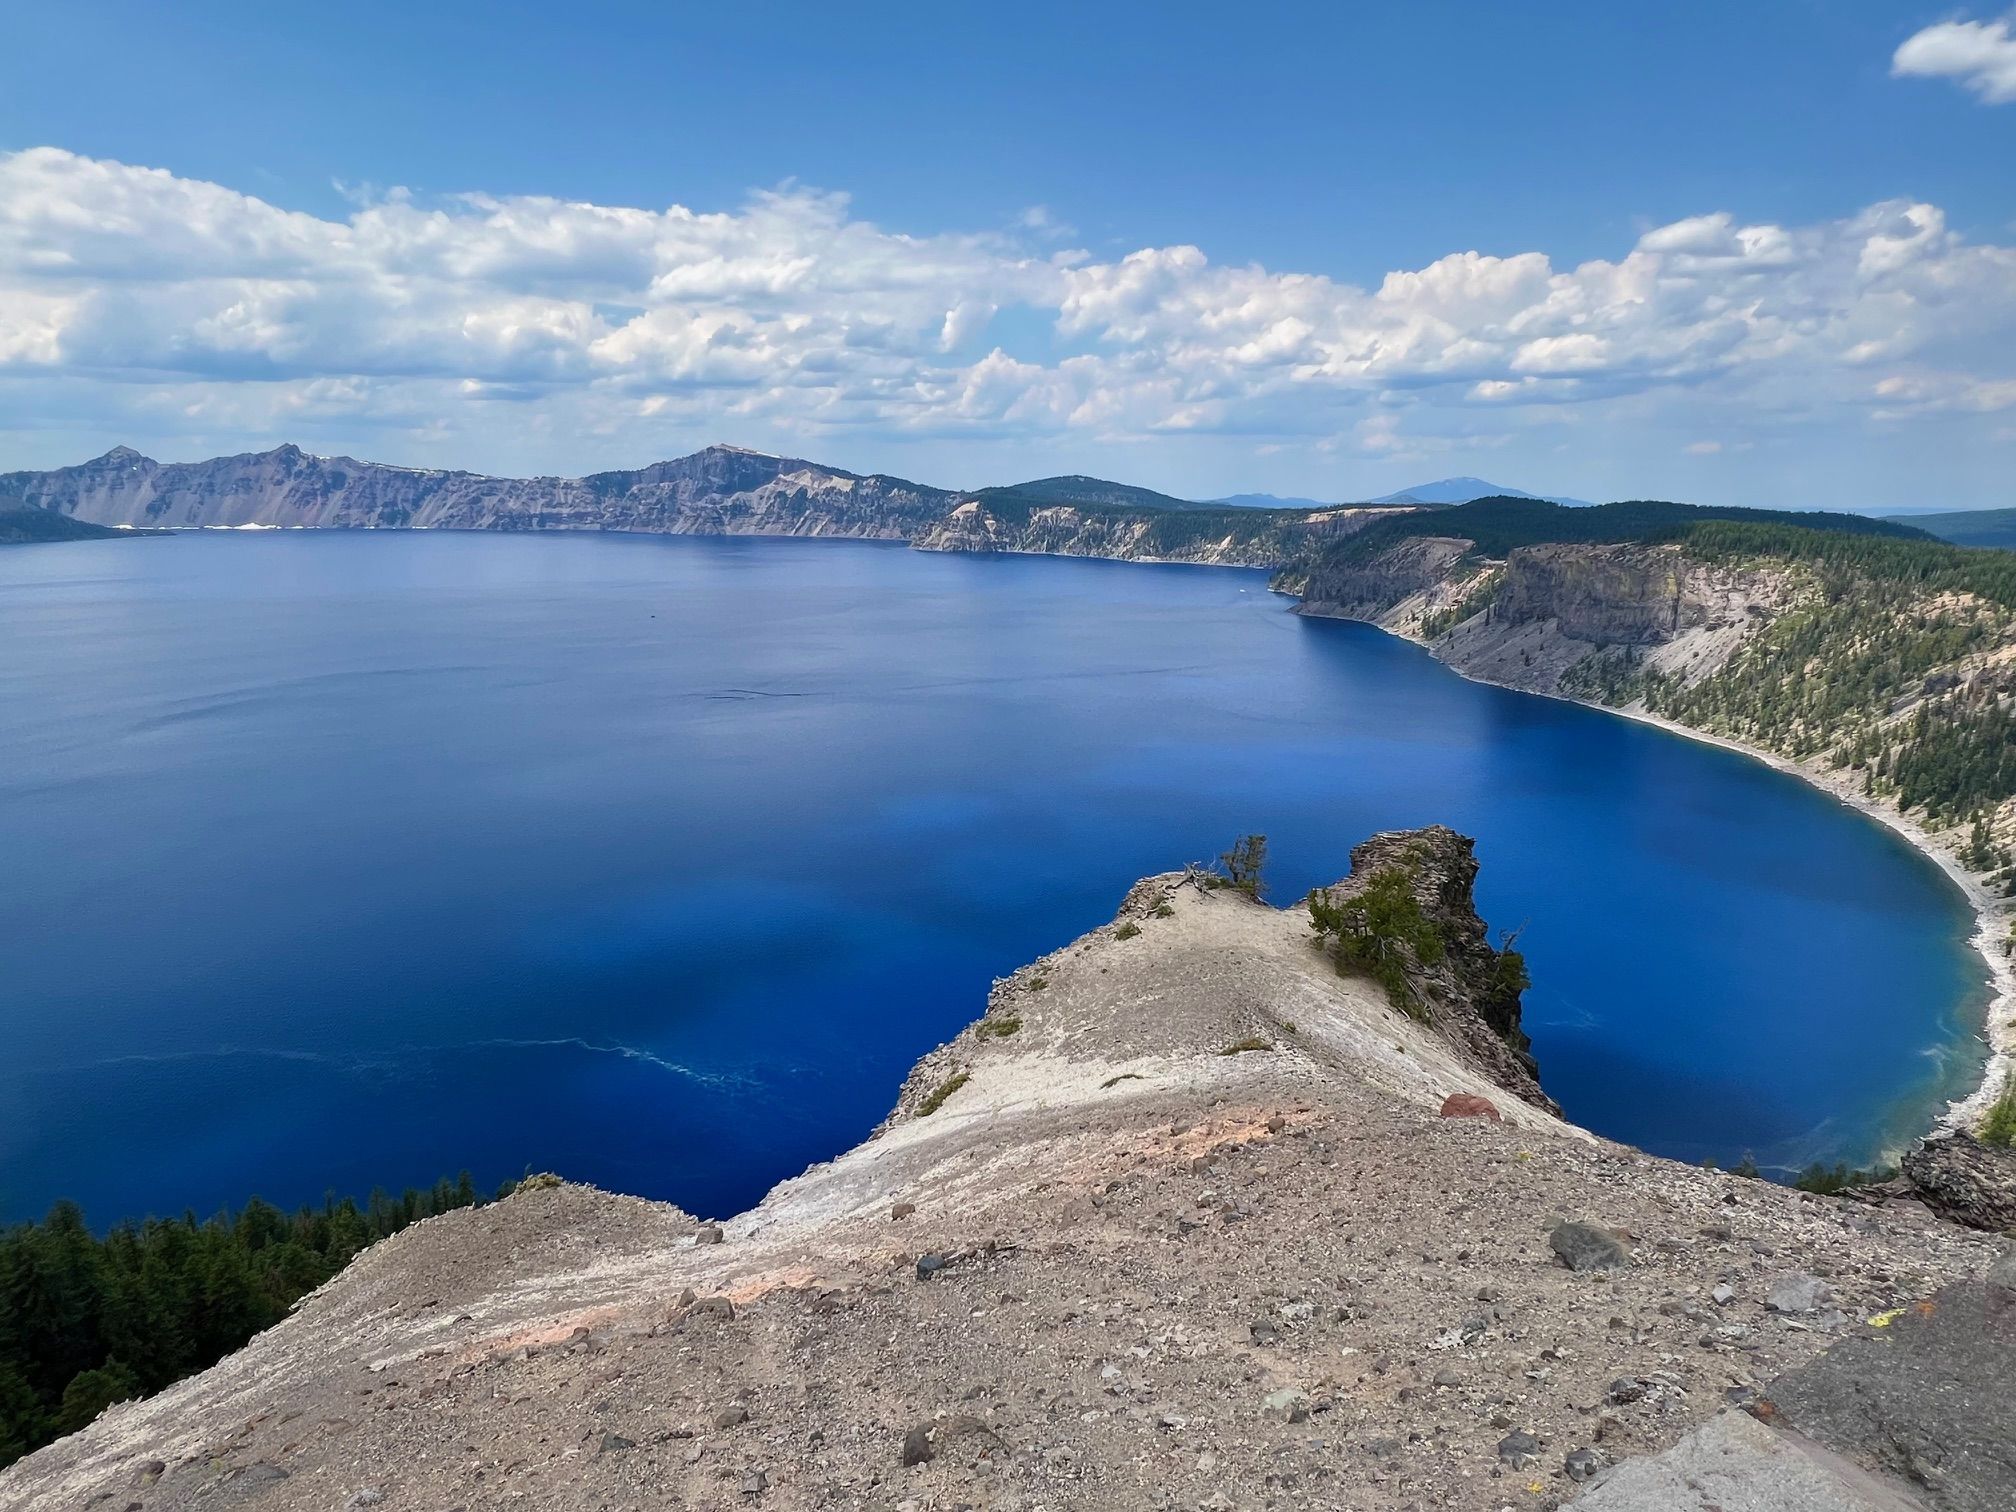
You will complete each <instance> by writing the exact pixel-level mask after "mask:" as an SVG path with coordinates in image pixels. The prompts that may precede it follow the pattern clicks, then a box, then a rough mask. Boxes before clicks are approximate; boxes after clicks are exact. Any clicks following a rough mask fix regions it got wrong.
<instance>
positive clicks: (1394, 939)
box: [1309, 866, 1524, 1021]
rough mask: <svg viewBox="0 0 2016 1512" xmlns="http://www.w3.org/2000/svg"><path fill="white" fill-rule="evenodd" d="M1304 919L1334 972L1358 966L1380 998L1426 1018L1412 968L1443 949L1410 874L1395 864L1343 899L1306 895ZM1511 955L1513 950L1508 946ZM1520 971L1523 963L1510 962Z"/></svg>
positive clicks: (1439, 934) (1437, 958) (1431, 960)
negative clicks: (1323, 946) (1383, 994)
mask: <svg viewBox="0 0 2016 1512" xmlns="http://www.w3.org/2000/svg"><path fill="white" fill-rule="evenodd" d="M1309 919H1310V922H1311V923H1313V924H1314V925H1315V926H1316V933H1317V935H1318V937H1319V938H1321V939H1322V940H1323V941H1324V942H1325V943H1326V944H1327V945H1328V947H1329V949H1330V957H1331V959H1332V960H1333V961H1335V962H1336V963H1337V971H1338V974H1339V975H1342V974H1344V973H1346V972H1352V971H1356V972H1362V973H1363V974H1364V975H1366V976H1369V977H1371V978H1372V980H1373V981H1375V982H1377V983H1378V984H1379V985H1380V986H1381V987H1383V988H1385V989H1386V1000H1387V1001H1388V1002H1390V1003H1391V1004H1392V1005H1393V1006H1394V1007H1395V1008H1398V1009H1399V1010H1400V1011H1401V1012H1402V1013H1405V1014H1406V1015H1408V1017H1410V1018H1415V1019H1421V1020H1424V1021H1425V1020H1426V1018H1427V1013H1426V1011H1425V1010H1424V1009H1423V1007H1422V1005H1421V1001H1420V995H1419V993H1418V992H1417V991H1416V990H1415V987H1414V982H1413V977H1412V973H1413V972H1414V971H1415V970H1416V969H1418V968H1419V967H1422V966H1432V965H1434V964H1435V963H1436V962H1438V961H1440V960H1441V959H1442V957H1443V955H1444V953H1445V952H1446V950H1447V948H1448V947H1447V945H1446V944H1445V943H1444V941H1443V939H1442V931H1441V930H1439V929H1437V928H1436V927H1435V923H1434V921H1433V920H1431V919H1430V918H1429V917H1428V915H1427V913H1426V912H1424V911H1423V909H1422V907H1421V900H1420V899H1418V898H1416V897H1415V896H1414V879H1413V878H1412V877H1411V876H1409V875H1408V874H1407V872H1405V871H1404V870H1402V869H1401V868H1399V867H1397V866H1389V867H1386V868H1384V869H1383V870H1380V871H1377V872H1374V873H1373V874H1372V878H1371V880H1370V881H1369V882H1367V883H1366V885H1365V889H1364V891H1363V892H1360V893H1358V894H1357V895H1356V896H1355V897H1350V898H1346V899H1345V900H1344V901H1343V902H1341V903H1338V902H1332V901H1331V899H1330V896H1329V894H1327V893H1325V892H1322V891H1317V892H1313V893H1311V894H1310V895H1309ZM1508 954H1511V955H1513V956H1514V957H1515V959H1516V952H1508ZM1516 969H1517V970H1519V971H1520V972H1521V973H1522V974H1523V971H1524V963H1523V962H1519V963H1518V964H1517V967H1516Z"/></svg>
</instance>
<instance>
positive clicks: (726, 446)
mask: <svg viewBox="0 0 2016 1512" xmlns="http://www.w3.org/2000/svg"><path fill="white" fill-rule="evenodd" d="M706 450H708V451H710V452H732V453H733V454H734V455H736V456H738V457H761V458H762V459H763V460H764V461H766V462H781V461H783V458H781V457H779V456H778V455H777V454H776V453H775V452H764V451H758V450H756V448H755V447H753V446H735V445H732V444H730V443H729V442H726V441H716V442H715V443H714V444H713V445H712V446H710V447H707V448H706Z"/></svg>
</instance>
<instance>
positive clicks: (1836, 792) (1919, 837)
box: [1282, 593, 2016, 1138]
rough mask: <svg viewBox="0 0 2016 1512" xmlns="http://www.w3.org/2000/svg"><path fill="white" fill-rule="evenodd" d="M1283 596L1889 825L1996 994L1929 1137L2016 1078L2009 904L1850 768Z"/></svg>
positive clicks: (1953, 1125)
mask: <svg viewBox="0 0 2016 1512" xmlns="http://www.w3.org/2000/svg"><path fill="white" fill-rule="evenodd" d="M1282 596H1283V597H1284V598H1292V599H1294V600H1295V601H1296V604H1297V606H1298V607H1297V608H1296V610H1295V612H1296V613H1297V614H1306V615H1307V616H1308V617H1309V618H1311V619H1336V620H1346V621H1349V622H1350V623H1353V624H1360V625H1370V626H1371V627H1372V628H1373V629H1375V630H1377V631H1379V632H1381V633H1382V634H1385V635H1390V636H1392V637H1393V638H1394V639H1396V640H1403V641H1406V642H1408V643H1409V644H1410V645H1415V646H1419V647H1420V648H1421V649H1422V650H1424V651H1426V652H1427V653H1428V654H1429V655H1430V656H1434V657H1435V660H1436V661H1438V662H1441V663H1442V665H1443V666H1445V667H1447V668H1448V669H1449V670H1450V671H1451V672H1454V673H1455V674H1456V675H1457V676H1458V677H1461V678H1463V679H1465V680H1466V681H1469V682H1474V683H1478V684H1481V685H1482V686H1484V687H1487V688H1504V689H1506V690H1507V691H1508V692H1513V693H1529V694H1532V695H1533V696H1535V697H1538V698H1552V699H1557V700H1559V701H1560V702H1562V703H1571V704H1576V705H1579V706H1580V707H1582V708H1585V709H1594V710H1597V711H1598V712H1600V713H1604V714H1615V715H1617V716H1618V717H1620V718H1623V719H1629V720H1635V721H1636V722H1637V723H1639V724H1644V725H1650V726H1652V727H1653V728H1654V729H1658V730H1663V731H1665V732H1666V733H1667V734H1669V735H1677V736H1679V737H1681V738H1682V739H1685V740H1694V741H1699V742H1701V743H1702V744H1704V745H1712V746H1720V747H1721V748H1722V749H1723V750H1725V751H1733V752H1735V753H1736V754H1737V755H1739V756H1745V757H1748V758H1749V759H1750V760H1752V761H1757V762H1761V763H1763V764H1764V765H1765V766H1768V767H1770V768H1772V769H1773V770H1774V771H1778V772H1782V773H1784V774H1785V775H1786V776H1788V777H1795V778H1797V779H1799V780H1800V781H1802V782H1804V783H1805V784H1806V785H1807V786H1809V787H1811V788H1814V789H1816V790H1818V791H1819V792H1821V793H1823V794H1825V795H1826V796H1827V797H1829V798H1831V799H1833V800H1834V801H1835V802H1836V803H1839V804H1841V805H1843V806H1844V807H1846V808H1851V809H1854V810H1855V811H1856V812H1857V813H1859V814H1861V815H1863V816H1864V817H1865V818H1868V819H1872V820H1874V821H1875V822H1877V823H1878V824H1881V825H1883V826H1884V827H1885V828H1886V829H1888V830H1890V831H1891V832H1892V833H1893V834H1895V835H1897V836H1898V837H1899V838H1900V839H1902V840H1903V841H1904V842H1905V843H1906V844H1907V845H1909V846H1911V847H1912V849H1914V850H1916V851H1917V852H1918V853H1919V854H1920V855H1922V856H1924V857H1926V858H1927V859H1928V860H1929V861H1931V862H1932V864H1933V865H1934V866H1936V867H1938V869H1939V871H1940V872H1941V873H1942V874H1943V875H1944V876H1945V878H1946V880H1947V881H1948V882H1949V883H1951V884H1952V885H1953V887H1954V888H1955V889H1956V890H1957V891H1958V892H1959V893H1960V895H1961V897H1962V898H1964V899H1965V900H1966V903H1967V907H1968V911H1969V912H1971V913H1972V914H1973V916H1974V929H1973V932H1972V934H1971V935H1970V936H1969V937H1968V944H1969V945H1970V946H1972V948H1973V950H1974V953H1975V955H1977V956H1978V957H1979V958H1980V960H1981V964H1982V967H1983V969H1984V970H1985V971H1986V973H1987V978H1988V982H1987V986H1988V993H1989V997H1988V1002H1987V1004H1986V1006H1985V1007H1984V1008H1983V1010H1982V1016H1983V1023H1982V1030H1981V1034H1980V1036H1979V1037H1980V1038H1981V1039H1982V1040H1984V1041H1985V1043H1986V1044H1987V1048H1988V1054H1987V1059H1986V1062H1985V1063H1984V1065H1983V1066H1982V1070H1981V1076H1980V1079H1979V1081H1978V1083H1977V1084H1976V1085H1975V1087H1974V1089H1973V1090H1972V1091H1971V1092H1968V1093H1967V1094H1966V1095H1965V1096H1963V1097H1958V1098H1951V1099H1949V1100H1948V1101H1947V1103H1946V1109H1945V1111H1944V1112H1943V1113H1940V1114H1939V1115H1938V1116H1937V1117H1935V1118H1934V1119H1933V1120H1932V1126H1931V1128H1930V1129H1929V1130H1927V1131H1926V1135H1925V1136H1923V1137H1928V1138H1929V1137H1934V1136H1939V1135H1943V1134H1946V1133H1951V1132H1953V1131H1955V1130H1960V1129H1965V1130H1967V1131H1968V1132H1970V1133H1971V1132H1972V1131H1973V1130H1974V1129H1975V1128H1976V1127H1977V1126H1978V1125H1979V1123H1980V1121H1981V1120H1982V1118H1983V1117H1985V1116H1986V1114H1987V1112H1988V1108H1989V1106H1990V1104H1992V1103H1993V1102H1994V1101H1995V1099H1996V1097H1997V1096H1999V1095H2000V1093H2001V1091H2002V1089H2003V1087H2005V1086H2006V1085H2009V1084H2010V1082H2011V1080H2012V1078H2016V960H2012V959H2011V958H2010V957H2009V956H2008V955H2007V954H2006V953H2005V952H2004V951H2003V948H2002V944H2003V940H2004V938H2005V937H2006V936H2005V934H2004V933H2003V932H2002V931H2006V930H2007V928H2008V924H2009V922H2010V919H2011V917H2012V911H2011V908H2010V905H2009V904H2008V903H2007V902H2005V901H2004V900H2001V899H1997V898H1995V897H1994V896H1992V895H1991V894H1990V893H1989V892H1988V890H1987V889H1986V888H1985V887H1984V886H1982V884H1981V880H1980V878H1979V877H1977V876H1976V875H1975V874H1974V873H1973V872H1971V871H1969V870H1968V869H1967V868H1966V867H1964V866H1962V865H1961V864H1960V861H1959V858H1958V857H1957V856H1955V855H1954V854H1953V852H1952V850H1951V848H1950V846H1949V845H1948V843H1947V842H1946V841H1945V840H1944V839H1943V838H1942V837H1941V835H1939V834H1938V833H1936V832H1934V831H1932V830H1928V829H1927V828H1925V826H1924V825H1922V824H1920V823H1919V822H1918V821H1917V820H1915V819H1913V818H1911V817H1910V816H1909V815H1907V814H1905V813H1903V812H1902V811H1901V810H1899V809H1897V808H1895V807H1893V806H1892V805H1891V804H1889V803H1888V802H1886V801H1884V800H1882V799H1876V798H1871V797H1870V796H1869V795H1868V794H1866V793H1863V792H1861V791H1860V790H1859V789H1857V788H1856V787H1855V786H1854V784H1853V783H1852V782H1850V781H1849V780H1848V779H1847V777H1846V776H1845V775H1844V774H1843V773H1841V772H1840V771H1837V770H1834V769H1832V768H1828V767H1821V766H1816V765H1814V764H1812V763H1810V762H1804V761H1795V760H1794V759H1793V758H1791V757H1789V756H1781V755H1779V754H1778V753H1777V752H1775V751H1768V750H1765V749H1764V748H1763V747H1761V746H1753V745H1749V744H1746V743H1745V742H1743V741H1740V740H1736V739H1733V738H1731V737H1729V736H1727V735H1717V734H1713V733H1712V732H1710V731H1707V730H1699V729H1696V728H1694V727H1693V726H1692V725H1685V724H1681V723H1680V722H1679V721H1677V720H1672V719H1667V718H1666V717H1664V716H1663V715H1659V714H1654V713H1652V712H1651V711H1649V710H1647V709H1645V708H1642V707H1633V706H1630V705H1618V704H1602V703H1596V702H1594V701H1592V700H1590V699H1586V698H1576V697H1574V696H1573V695H1572V694H1567V693H1550V692H1545V691H1542V690H1540V689H1537V688H1521V687H1519V686H1518V685H1516V684H1514V683H1501V682H1495V681H1493V680H1492V679H1490V678H1488V677H1478V676H1475V675H1473V674H1472V673H1470V672H1467V671H1465V670H1464V669H1463V668H1461V667H1458V666H1456V665H1455V664H1454V663H1452V662H1449V661H1445V660H1443V658H1442V657H1440V656H1436V654H1435V648H1434V647H1433V646H1431V645H1430V644H1428V642H1426V641H1424V640H1422V639H1420V638H1419V637H1418V636H1413V635H1408V634H1406V633H1404V632H1402V631H1399V630H1395V629H1393V628H1391V627H1390V626H1387V625H1382V624H1380V623H1379V622H1378V621H1377V620H1370V619H1359V618H1357V617H1355V616H1352V615H1347V614H1325V613H1323V612H1322V611H1321V610H1316V609H1309V608H1306V607H1304V603H1305V601H1304V600H1303V599H1302V598H1301V597H1300V595H1297V594H1292V593H1284V594H1283V595H1282Z"/></svg>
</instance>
